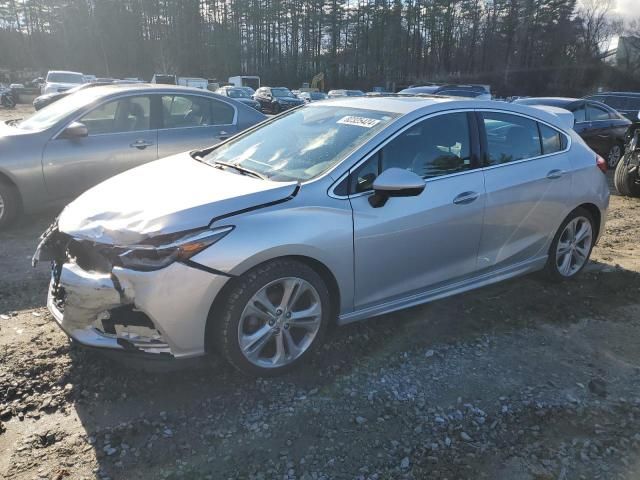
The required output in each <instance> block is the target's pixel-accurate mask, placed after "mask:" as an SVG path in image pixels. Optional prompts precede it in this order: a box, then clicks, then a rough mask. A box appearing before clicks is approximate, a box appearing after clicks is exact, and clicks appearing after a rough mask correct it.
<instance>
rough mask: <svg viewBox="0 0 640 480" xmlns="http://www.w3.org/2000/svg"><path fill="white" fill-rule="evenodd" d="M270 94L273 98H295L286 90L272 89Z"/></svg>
mask: <svg viewBox="0 0 640 480" xmlns="http://www.w3.org/2000/svg"><path fill="white" fill-rule="evenodd" d="M271 94H272V95H273V96H274V97H295V95H294V94H293V93H291V90H289V89H288V88H272V89H271Z"/></svg>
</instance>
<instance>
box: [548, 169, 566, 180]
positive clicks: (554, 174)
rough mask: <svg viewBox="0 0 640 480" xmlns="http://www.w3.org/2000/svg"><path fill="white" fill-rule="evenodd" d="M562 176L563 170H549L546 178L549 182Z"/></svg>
mask: <svg viewBox="0 0 640 480" xmlns="http://www.w3.org/2000/svg"><path fill="white" fill-rule="evenodd" d="M563 175H564V170H557V169H556V170H551V171H550V172H549V173H547V178H548V179H550V180H555V179H556V178H560V177H562V176H563Z"/></svg>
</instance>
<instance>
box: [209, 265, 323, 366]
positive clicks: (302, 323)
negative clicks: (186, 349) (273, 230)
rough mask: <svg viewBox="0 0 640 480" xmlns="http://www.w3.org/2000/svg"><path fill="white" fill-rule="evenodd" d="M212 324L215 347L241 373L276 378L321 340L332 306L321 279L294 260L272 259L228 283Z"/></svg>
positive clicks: (308, 352) (311, 270) (298, 361)
mask: <svg viewBox="0 0 640 480" xmlns="http://www.w3.org/2000/svg"><path fill="white" fill-rule="evenodd" d="M232 281H233V282H234V283H235V284H234V285H233V286H232V287H231V291H230V292H229V294H228V296H227V298H226V301H225V303H224V305H223V307H222V309H221V310H222V311H220V312H219V314H217V313H216V312H214V315H216V318H215V319H214V322H215V323H214V327H215V328H214V331H213V334H214V338H213V341H214V344H215V345H214V346H215V347H216V348H217V350H218V351H219V352H220V353H221V354H222V355H223V356H224V357H225V358H226V359H227V361H229V363H230V364H231V365H233V366H234V367H235V368H237V369H238V370H240V371H241V372H243V373H245V374H248V375H254V376H265V377H266V376H275V375H279V374H282V373H284V372H286V371H288V370H290V369H291V368H293V367H294V366H296V365H298V364H300V363H301V362H302V361H303V359H304V358H305V357H307V356H308V355H309V354H310V352H311V351H313V350H314V349H315V348H316V347H317V345H319V344H320V343H321V342H322V338H323V336H324V333H325V331H326V328H327V325H328V323H329V318H330V317H329V316H330V312H331V304H330V297H329V291H328V289H327V286H326V284H325V282H324V281H323V279H322V277H321V276H320V275H318V273H317V272H316V271H315V270H313V269H312V268H311V267H309V266H308V265H306V264H304V263H301V262H298V261H295V260H286V259H282V260H274V261H271V262H268V263H265V264H263V265H260V266H258V267H256V268H254V269H252V270H250V271H249V272H247V273H246V274H244V275H242V276H241V277H239V278H237V279H234V280H232Z"/></svg>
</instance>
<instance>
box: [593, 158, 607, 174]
mask: <svg viewBox="0 0 640 480" xmlns="http://www.w3.org/2000/svg"><path fill="white" fill-rule="evenodd" d="M596 165H597V166H598V168H599V169H600V171H601V172H602V173H607V162H606V160H605V159H604V158H602V157H601V156H600V155H596Z"/></svg>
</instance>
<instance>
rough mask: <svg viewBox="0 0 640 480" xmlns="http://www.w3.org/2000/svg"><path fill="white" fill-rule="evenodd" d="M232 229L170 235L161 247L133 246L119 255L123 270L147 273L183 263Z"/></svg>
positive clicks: (224, 228)
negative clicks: (169, 238) (175, 263)
mask: <svg viewBox="0 0 640 480" xmlns="http://www.w3.org/2000/svg"><path fill="white" fill-rule="evenodd" d="M231 230H233V227H231V226H229V227H220V228H214V229H205V230H199V231H191V232H188V233H183V234H177V235H172V238H171V240H170V241H169V242H167V243H165V244H162V245H157V246H154V245H134V246H132V247H130V248H129V249H128V250H127V251H126V252H124V253H122V254H120V255H119V257H120V263H121V264H122V266H123V267H125V268H130V269H132V270H139V271H145V272H149V271H152V270H159V269H161V268H164V267H166V266H169V265H171V264H172V263H173V262H180V261H185V260H188V259H190V258H191V257H193V256H194V255H196V254H197V253H200V252H201V251H203V250H204V249H205V248H207V247H209V246H211V245H213V244H214V243H216V242H217V241H219V240H221V239H222V238H224V237H225V236H226V235H227V234H228V233H229V232H230V231H231Z"/></svg>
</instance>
